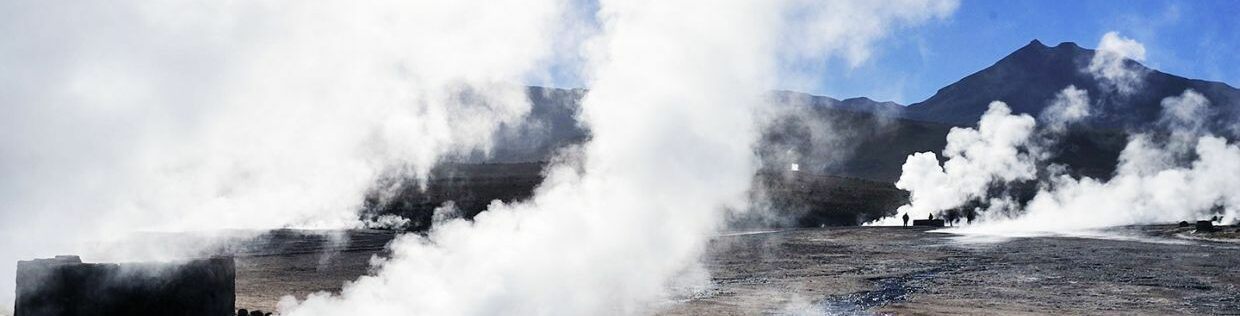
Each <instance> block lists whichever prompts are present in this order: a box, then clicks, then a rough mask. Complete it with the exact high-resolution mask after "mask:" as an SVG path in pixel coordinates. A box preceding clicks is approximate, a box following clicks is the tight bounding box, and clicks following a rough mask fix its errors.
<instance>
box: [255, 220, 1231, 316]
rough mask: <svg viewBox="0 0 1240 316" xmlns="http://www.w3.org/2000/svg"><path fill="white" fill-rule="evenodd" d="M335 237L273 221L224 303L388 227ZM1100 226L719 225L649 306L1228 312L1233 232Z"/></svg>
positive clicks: (381, 238)
mask: <svg viewBox="0 0 1240 316" xmlns="http://www.w3.org/2000/svg"><path fill="white" fill-rule="evenodd" d="M1235 229H1236V228H1235V227H1226V228H1224V230H1225V231H1228V230H1230V231H1233V232H1234V231H1235ZM347 236H348V238H347V242H336V243H329V242H326V241H327V240H328V238H326V237H324V236H322V235H302V234H298V233H295V232H287V231H286V232H283V233H278V234H273V235H271V236H270V238H266V239H263V241H262V243H261V244H262V245H261V247H254V248H251V249H261V250H252V251H248V252H243V253H239V254H238V257H237V265H238V266H237V306H238V307H239V308H249V309H256V308H257V309H263V310H271V309H272V308H273V307H274V306H275V304H276V302H277V301H278V300H279V298H280V297H281V296H283V295H285V294H292V295H296V296H298V297H304V296H305V295H306V294H308V293H311V292H315V291H336V290H339V288H340V285H341V284H343V283H344V282H345V281H349V280H353V279H356V278H357V277H358V276H360V275H363V274H365V273H367V272H368V270H369V263H368V261H369V259H370V257H371V256H372V255H374V254H376V253H378V252H380V251H382V245H383V244H384V243H386V242H387V241H388V240H390V239H391V238H392V234H391V233H388V232H383V231H351V232H348V234H347ZM1102 236H1103V237H1090V238H1084V237H1070V236H1058V237H1026V238H1011V239H995V238H983V237H962V236H957V235H953V234H944V233H932V232H928V231H927V230H926V229H922V228H901V227H849V228H822V229H802V230H789V231H779V232H766V233H753V234H734V235H726V236H721V237H718V238H716V239H715V240H714V241H713V242H712V244H711V249H710V251H709V253H708V255H707V258H706V260H705V261H706V265H707V267H708V269H709V270H710V272H711V276H712V278H713V280H714V283H715V284H716V286H715V287H714V288H712V289H710V290H706V291H702V292H699V293H695V294H693V295H691V296H688V297H684V298H680V299H679V300H677V302H676V303H672V304H669V305H668V306H665V307H663V308H662V309H661V310H660V311H659V312H660V313H661V314H668V315H700V314H708V315H749V314H771V313H785V312H817V313H823V312H826V313H833V314H835V313H839V314H866V313H879V314H888V313H890V314H922V315H935V314H989V315H993V314H1007V315H1011V314H1240V243H1233V242H1218V241H1209V240H1197V239H1187V238H1183V237H1193V236H1191V233H1188V232H1186V231H1184V230H1183V229H1178V228H1175V227H1173V226H1141V227H1125V228H1115V229H1110V230H1108V231H1106V232H1105V233H1104V234H1102ZM323 249H327V250H329V251H326V252H324V251H323Z"/></svg>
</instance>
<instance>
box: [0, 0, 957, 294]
mask: <svg viewBox="0 0 1240 316" xmlns="http://www.w3.org/2000/svg"><path fill="white" fill-rule="evenodd" d="M578 5H580V6H581V8H579V7H576V6H578ZM957 5H958V4H957V3H956V2H955V1H950V0H948V1H929V0H926V1H919V0H909V1H901V2H899V3H882V4H879V3H872V2H870V1H833V2H814V1H798V0H788V1H724V2H719V1H638V2H623V1H601V2H600V3H599V4H598V15H597V19H596V21H597V23H598V24H599V27H601V29H600V30H599V32H600V33H601V35H598V36H597V37H594V38H591V39H590V40H589V41H585V42H582V41H581V40H582V39H581V38H580V37H582V36H584V34H586V33H589V31H580V30H581V29H587V30H589V29H592V27H595V25H582V24H581V23H583V22H582V17H580V16H576V14H581V13H582V11H589V10H581V9H582V8H592V4H590V5H587V4H582V3H577V2H569V1H562V0H535V1H511V0H500V1H451V2H440V1H409V2H406V1H367V2H352V1H316V2H295V1H288V2H285V1H272V2H211V1H195V0H184V1H174V2H159V3H151V2H144V1H119V2H117V1H113V2H107V3H103V2H70V1H23V0H18V1H9V2H4V3H0V34H2V35H4V36H5V38H6V41H5V43H6V44H4V45H0V69H4V71H2V72H0V87H2V88H0V104H3V105H4V106H5V110H6V111H5V115H4V116H0V201H3V204H2V205H0V238H2V239H3V241H0V245H2V246H3V250H4V253H5V254H6V255H5V257H3V258H0V279H10V280H11V279H12V274H11V273H12V272H13V266H12V264H13V263H14V262H15V261H16V260H18V259H22V258H31V257H41V256H50V255H53V254H58V253H61V252H76V253H81V254H84V255H86V257H87V258H88V259H104V260H106V259H108V258H109V257H112V258H117V257H123V256H126V254H129V253H144V254H152V253H151V251H150V250H149V249H148V250H136V249H116V248H110V249H112V250H118V251H120V252H113V253H93V252H91V249H86V248H83V243H85V242H89V241H94V240H99V239H108V238H115V237H117V236H121V235H123V234H126V233H129V232H134V231H139V230H166V231H183V230H209V229H219V228H272V227H282V226H290V225H291V226H315V227H350V226H354V225H357V224H358V223H356V221H355V220H356V214H355V211H356V210H357V208H358V207H359V205H360V204H361V202H362V195H363V193H364V192H365V190H366V189H367V188H368V187H369V186H370V185H373V184H374V183H375V180H376V178H377V177H379V176H380V175H385V174H388V173H392V172H398V173H403V174H408V175H414V176H422V177H424V176H425V175H426V171H427V170H429V168H431V167H432V166H433V165H434V164H435V163H436V162H437V161H438V160H439V159H441V158H443V157H445V156H451V155H458V154H468V153H471V152H473V151H476V150H482V151H485V150H487V148H488V147H489V146H490V144H491V141H492V139H491V137H492V135H493V134H494V132H495V131H496V129H497V127H498V126H501V125H505V124H514V123H515V122H518V121H519V120H520V119H521V117H522V115H524V114H525V113H526V112H527V110H528V108H529V104H528V100H527V98H526V96H525V95H524V91H525V90H524V87H522V83H523V82H528V81H539V80H542V79H540V78H544V77H546V76H547V74H546V72H547V71H549V69H552V68H554V69H556V71H563V69H564V68H568V69H572V68H573V67H574V65H564V64H559V62H562V60H572V61H580V62H586V63H588V66H587V67H584V68H586V69H585V73H584V74H581V75H582V76H583V77H586V78H590V79H589V80H588V83H589V88H590V93H589V95H588V96H587V97H586V98H585V100H584V105H583V106H584V108H583V110H582V111H583V112H582V120H583V121H584V122H586V123H587V124H589V127H590V129H591V131H592V134H593V138H592V139H591V141H590V142H589V143H588V144H586V145H584V146H582V147H581V148H580V151H579V152H575V153H569V155H568V157H569V158H566V159H563V160H565V161H566V162H563V163H561V164H558V165H555V166H553V167H551V168H550V169H549V170H548V171H547V173H548V177H547V180H546V183H544V184H543V185H542V186H541V187H540V188H539V189H538V191H537V192H536V197H535V198H533V199H532V200H530V201H528V202H525V203H521V204H513V205H503V204H499V203H496V204H494V205H492V207H491V208H490V210H489V211H488V212H485V213H483V214H481V215H479V216H477V217H476V218H475V220H474V221H472V222H469V221H464V220H459V219H458V220H450V219H449V220H444V221H443V222H441V225H439V226H438V227H437V228H436V229H435V230H434V231H432V232H431V233H430V234H429V236H426V237H420V236H416V235H406V236H402V237H400V238H398V239H397V240H396V241H394V242H393V244H392V245H391V247H392V250H393V256H392V257H391V258H389V259H386V260H385V261H382V262H378V263H377V264H379V265H380V268H379V272H378V273H377V274H376V275H373V276H368V277H363V278H361V279H359V280H357V281H356V282H353V283H351V284H349V285H347V286H346V287H345V290H344V292H343V293H341V294H340V295H338V296H332V295H327V294H320V295H315V296H312V297H309V298H308V299H306V300H305V301H302V302H294V301H292V300H286V301H285V302H283V303H282V308H283V309H284V312H286V313H288V314H298V315H305V314H321V313H322V314H345V313H350V314H351V313H378V314H397V313H420V314H495V313H501V312H503V313H515V314H597V313H605V314H618V313H624V314H628V313H644V312H649V311H651V310H652V309H654V308H657V305H658V304H659V302H661V300H662V299H663V298H666V297H668V296H670V295H674V294H676V293H674V292H675V291H679V290H678V289H680V287H669V284H673V283H675V284H689V285H701V284H702V282H703V281H705V278H704V276H703V274H702V273H701V271H702V270H701V268H700V267H698V266H697V265H696V264H695V262H696V259H697V257H698V256H699V255H700V254H701V253H702V250H703V249H702V248H703V247H704V246H705V244H706V242H707V240H708V238H710V236H711V235H712V234H713V233H714V232H715V231H716V230H717V229H719V228H720V227H719V226H720V225H721V221H722V220H723V218H724V217H725V216H724V215H725V213H726V212H728V211H729V210H740V209H743V208H744V206H745V203H744V202H745V201H744V198H745V192H746V190H747V189H748V186H749V185H750V177H751V176H752V175H753V173H754V171H755V167H756V163H757V162H756V158H755V157H754V155H753V148H752V146H753V142H754V138H755V137H756V136H757V135H756V127H755V126H756V124H757V122H755V118H754V113H755V112H756V109H755V107H756V106H759V105H761V104H763V102H762V101H763V100H762V96H763V95H764V94H765V93H766V92H767V91H769V90H770V89H773V88H775V87H776V84H777V83H778V82H780V79H779V78H781V77H784V76H785V75H792V74H793V73H794V72H795V67H787V65H791V64H796V63H798V62H801V61H802V60H803V59H814V58H829V56H830V55H842V56H844V57H845V58H846V59H848V60H849V61H850V62H851V63H854V64H855V63H859V62H860V61H864V60H865V59H867V58H869V56H870V55H871V53H870V52H871V50H870V49H869V48H868V46H869V45H870V44H871V43H872V42H874V41H875V40H877V39H879V38H881V37H883V36H885V35H886V33H887V32H888V30H887V29H888V28H891V27H894V26H899V25H912V24H917V23H921V22H923V21H926V20H928V19H933V18H941V17H944V16H947V15H948V14H950V13H951V12H952V11H954V10H955V8H956V7H957ZM589 13H593V12H589ZM586 20H589V19H586ZM579 49H580V50H581V51H584V52H585V53H584V55H585V59H584V60H577V58H578V57H579V56H577V53H578V50H579ZM566 52H567V53H566ZM565 54H566V55H570V56H563V55H565ZM790 69H793V70H790ZM569 71H570V72H571V71H572V70H569ZM572 154H576V155H572ZM391 220H392V222H393V223H394V224H399V220H398V219H391ZM153 255H169V254H167V253H155V254H153ZM92 256H93V257H94V258H91V257H92ZM124 259H126V260H141V259H140V258H134V257H124ZM0 284H5V285H3V287H2V288H0V300H3V301H5V302H6V303H5V304H6V305H7V304H8V303H7V302H12V288H10V287H9V286H12V283H11V282H9V283H0Z"/></svg>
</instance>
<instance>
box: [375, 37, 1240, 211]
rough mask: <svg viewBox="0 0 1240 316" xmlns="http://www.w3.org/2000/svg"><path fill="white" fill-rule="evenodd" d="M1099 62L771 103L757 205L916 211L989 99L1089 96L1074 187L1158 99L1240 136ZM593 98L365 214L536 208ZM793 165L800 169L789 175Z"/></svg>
mask: <svg viewBox="0 0 1240 316" xmlns="http://www.w3.org/2000/svg"><path fill="white" fill-rule="evenodd" d="M1095 53H1096V52H1095V51H1094V50H1089V49H1084V48H1081V47H1080V46H1077V45H1076V44H1073V43H1061V44H1059V45H1056V46H1055V47H1047V46H1045V45H1042V43H1041V42H1039V41H1037V40H1034V41H1033V42H1031V43H1029V45H1026V46H1024V47H1022V48H1020V49H1018V50H1016V51H1015V52H1013V53H1012V54H1010V55H1008V56H1006V57H1004V58H1003V59H1001V60H999V61H998V62H996V63H995V64H994V65H991V66H990V67H987V68H985V69H982V70H981V71H978V72H976V73H973V74H971V75H969V76H967V77H965V78H963V79H961V80H959V81H957V82H955V83H952V84H951V85H948V86H946V87H943V88H942V89H939V91H938V92H937V93H935V94H934V96H931V97H930V98H929V99H926V100H925V101H922V102H918V103H914V104H912V105H909V106H907V107H905V106H903V105H900V104H897V103H895V102H880V101H874V100H871V99H869V98H850V99H844V100H840V99H835V98H831V97H825V96H815V95H810V94H805V93H799V92H792V91H774V92H772V93H771V94H770V96H769V98H768V102H769V103H770V104H768V106H767V107H765V108H764V109H765V110H768V112H769V113H766V114H767V115H770V117H768V118H769V121H768V122H767V123H766V125H764V126H762V137H761V138H760V140H759V143H758V145H757V147H756V148H755V149H756V153H757V155H758V157H759V158H760V161H761V164H762V165H761V169H760V170H759V172H758V174H757V176H756V177H755V179H754V181H755V183H754V188H755V189H754V192H753V194H754V195H755V197H754V200H755V202H756V203H765V205H767V206H768V207H770V208H772V209H776V210H778V211H783V212H787V213H785V214H782V215H781V216H780V218H782V219H784V220H789V221H786V222H783V223H782V225H794V226H819V225H856V224H859V223H862V222H865V221H867V220H870V219H874V218H877V217H880V216H884V215H889V214H893V212H894V208H895V207H896V206H898V205H902V204H904V203H906V202H907V199H908V195H907V192H904V191H901V190H898V189H896V188H895V186H894V185H893V183H894V182H895V181H896V180H898V179H899V177H900V173H901V166H902V165H903V164H904V162H905V159H906V158H907V157H908V155H909V154H912V153H916V152H927V151H928V152H934V153H936V154H938V155H939V157H942V155H941V153H942V152H941V151H942V149H943V147H944V146H945V145H946V136H947V133H948V132H950V131H951V129H952V128H955V127H959V126H973V125H975V124H976V123H977V120H978V118H980V117H981V115H982V113H984V112H985V111H986V109H987V107H988V105H989V103H990V102H991V101H994V100H1001V101H1004V102H1006V103H1007V104H1008V105H1009V106H1010V107H1011V108H1012V109H1013V111H1014V112H1017V113H1027V114H1031V115H1033V116H1035V117H1037V116H1038V115H1039V114H1040V113H1041V112H1042V110H1043V109H1045V108H1046V107H1047V105H1048V103H1049V102H1050V100H1052V99H1053V98H1054V96H1055V94H1056V93H1058V92H1059V91H1061V90H1063V89H1064V88H1065V87H1067V86H1069V85H1074V86H1076V87H1077V88H1080V89H1084V90H1087V91H1088V92H1089V96H1090V99H1091V102H1092V109H1093V114H1092V115H1091V117H1090V118H1089V121H1087V122H1085V124H1081V125H1078V126H1074V128H1072V129H1070V130H1069V131H1068V132H1067V134H1066V135H1065V136H1064V138H1063V139H1062V140H1061V142H1060V145H1059V148H1056V149H1055V150H1057V151H1058V152H1057V154H1056V155H1055V158H1053V159H1052V160H1051V161H1050V162H1051V163H1058V164H1062V165H1065V166H1067V168H1068V169H1067V172H1069V173H1071V174H1074V175H1078V176H1089V177H1093V178H1096V179H1107V178H1109V177H1110V176H1111V175H1112V174H1113V172H1114V169H1115V163H1116V161H1117V160H1118V157H1119V152H1120V151H1121V150H1122V149H1123V148H1124V145H1125V143H1126V142H1127V137H1128V136H1127V135H1128V134H1127V132H1126V131H1129V130H1134V129H1135V130H1147V129H1151V128H1154V127H1155V126H1156V125H1157V124H1154V122H1156V121H1157V120H1158V117H1159V112H1160V111H1161V109H1162V107H1161V104H1160V102H1161V100H1162V99H1163V98H1166V97H1168V96H1176V95H1180V94H1182V93H1183V92H1184V90H1185V89H1193V90H1196V91H1197V92H1199V93H1201V94H1202V95H1204V96H1205V97H1206V98H1207V99H1209V100H1210V101H1211V110H1212V111H1211V112H1212V113H1211V114H1210V115H1211V117H1210V118H1209V121H1211V128H1213V129H1215V130H1216V131H1229V133H1222V134H1223V135H1229V136H1235V135H1236V134H1234V133H1238V132H1240V128H1234V127H1233V126H1240V125H1237V124H1236V122H1240V118H1238V116H1240V110H1237V108H1238V107H1240V91H1237V89H1235V88H1233V87H1231V86H1229V85H1227V84H1224V83H1219V82H1210V81H1202V80H1193V79H1187V78H1183V77H1179V76H1174V75H1170V74H1166V73H1162V72H1159V71H1157V70H1153V69H1149V68H1146V67H1145V66H1143V65H1141V64H1139V63H1137V62H1134V61H1127V62H1128V66H1130V67H1132V68H1135V69H1138V70H1139V71H1141V72H1143V73H1145V76H1144V79H1145V80H1144V85H1143V86H1142V88H1141V89H1140V90H1137V91H1136V92H1135V93H1133V94H1130V95H1120V94H1118V93H1116V92H1114V91H1111V90H1109V89H1108V88H1107V87H1106V86H1105V85H1104V84H1103V83H1102V82H1100V81H1098V80H1097V79H1095V78H1094V77H1093V76H1092V75H1091V74H1089V73H1087V72H1085V71H1083V69H1087V68H1088V65H1089V62H1090V60H1091V59H1092V58H1093V56H1094V54H1095ZM586 92H587V91H586V90H584V89H555V88H543V87H529V88H528V91H527V94H528V95H529V98H530V102H531V105H532V108H531V110H530V113H529V115H527V116H526V117H525V118H524V121H522V122H520V123H519V124H514V125H512V126H501V127H500V128H499V130H498V131H497V132H496V134H495V142H494V146H493V147H492V148H491V149H490V151H489V152H487V153H482V152H477V153H473V154H472V155H469V156H466V157H458V158H460V159H457V160H454V161H453V162H451V163H445V164H443V165H441V166H439V167H436V168H435V170H433V171H432V172H431V174H430V181H429V183H427V185H428V186H427V187H420V185H419V182H418V181H413V180H412V179H385V180H383V181H384V182H381V183H379V184H377V185H376V190H375V192H372V194H371V195H370V196H368V198H367V199H366V201H365V206H364V211H363V212H362V214H363V216H377V215H381V214H399V215H401V216H404V217H406V218H409V219H411V220H413V227H412V228H413V229H414V230H425V229H428V228H429V227H430V224H431V222H430V219H431V218H432V216H431V215H432V213H433V211H434V209H435V208H436V207H438V206H439V205H441V204H443V203H444V202H447V201H453V202H455V205H456V206H457V207H458V208H459V209H460V210H461V211H462V213H463V214H464V216H466V217H472V216H473V215H475V214H477V213H478V212H481V211H483V210H484V209H485V208H486V206H487V205H488V204H489V203H490V201H492V200H495V199H499V200H503V201H514V200H523V199H527V198H529V197H530V196H532V194H533V190H534V188H535V187H536V186H537V185H538V184H539V183H541V182H542V168H543V166H545V164H546V161H547V160H549V159H551V157H552V156H554V155H555V153H556V151H557V150H559V149H561V148H564V147H566V146H570V145H572V144H579V143H582V142H584V141H586V140H588V139H589V138H590V131H589V130H588V129H587V128H586V127H584V126H582V125H581V124H579V122H578V120H577V113H578V112H579V110H580V102H581V99H582V97H583V96H585V94H586ZM635 128H640V127H635ZM790 164H797V165H798V168H799V169H800V171H799V172H789V171H788V170H789V169H790V168H789V166H790ZM393 188H395V189H393ZM760 220H765V219H760Z"/></svg>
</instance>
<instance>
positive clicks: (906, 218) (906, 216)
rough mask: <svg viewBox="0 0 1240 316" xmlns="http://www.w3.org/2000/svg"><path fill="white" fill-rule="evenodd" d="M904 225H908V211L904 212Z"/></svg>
mask: <svg viewBox="0 0 1240 316" xmlns="http://www.w3.org/2000/svg"><path fill="white" fill-rule="evenodd" d="M904 226H908V213H904Z"/></svg>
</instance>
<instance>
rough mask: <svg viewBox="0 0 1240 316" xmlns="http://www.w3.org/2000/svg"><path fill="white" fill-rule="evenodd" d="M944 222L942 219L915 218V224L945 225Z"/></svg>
mask: <svg viewBox="0 0 1240 316" xmlns="http://www.w3.org/2000/svg"><path fill="white" fill-rule="evenodd" d="M944 224H945V222H944V221H943V220H942V219H915V220H913V226H926V227H943V225H944Z"/></svg>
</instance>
